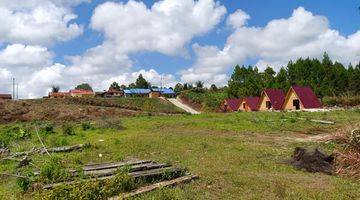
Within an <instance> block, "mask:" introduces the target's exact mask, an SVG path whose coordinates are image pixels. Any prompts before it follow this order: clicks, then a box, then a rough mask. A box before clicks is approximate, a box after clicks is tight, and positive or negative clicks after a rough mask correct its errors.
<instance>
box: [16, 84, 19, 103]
mask: <svg viewBox="0 0 360 200" xmlns="http://www.w3.org/2000/svg"><path fill="white" fill-rule="evenodd" d="M16 99H17V100H19V83H17V84H16Z"/></svg>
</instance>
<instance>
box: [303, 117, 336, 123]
mask: <svg viewBox="0 0 360 200" xmlns="http://www.w3.org/2000/svg"><path fill="white" fill-rule="evenodd" d="M297 119H299V120H304V121H306V120H309V121H311V122H315V123H319V124H331V125H333V124H335V122H333V121H327V120H318V119H305V118H300V117H299V118H297Z"/></svg>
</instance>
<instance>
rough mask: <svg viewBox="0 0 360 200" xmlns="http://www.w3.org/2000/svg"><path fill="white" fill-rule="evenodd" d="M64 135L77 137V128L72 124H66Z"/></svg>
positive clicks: (63, 130) (63, 128)
mask: <svg viewBox="0 0 360 200" xmlns="http://www.w3.org/2000/svg"><path fill="white" fill-rule="evenodd" d="M62 133H63V134H64V135H76V133H75V128H74V126H73V125H72V124H70V123H66V124H64V125H63V126H62Z"/></svg>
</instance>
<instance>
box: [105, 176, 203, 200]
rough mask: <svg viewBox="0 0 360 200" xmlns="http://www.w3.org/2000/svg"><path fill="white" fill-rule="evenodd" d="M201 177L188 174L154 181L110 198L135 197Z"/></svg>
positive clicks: (113, 199)
mask: <svg viewBox="0 0 360 200" xmlns="http://www.w3.org/2000/svg"><path fill="white" fill-rule="evenodd" d="M198 178H199V177H198V176H197V175H186V176H182V177H179V178H176V179H173V180H169V181H162V182H159V183H154V184H152V185H149V186H144V187H141V188H139V189H137V190H135V191H133V192H130V193H125V194H122V195H119V196H117V197H112V198H109V200H119V199H126V198H130V197H135V196H138V195H141V194H144V193H147V192H151V191H154V190H156V189H159V188H162V187H173V186H176V185H179V184H183V183H188V182H191V181H192V180H195V179H198Z"/></svg>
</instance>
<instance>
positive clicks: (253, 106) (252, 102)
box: [244, 97, 260, 111]
mask: <svg viewBox="0 0 360 200" xmlns="http://www.w3.org/2000/svg"><path fill="white" fill-rule="evenodd" d="M244 101H245V102H246V103H247V105H248V106H249V108H250V110H253V111H255V110H258V105H259V102H260V98H259V97H246V98H245V99H244Z"/></svg>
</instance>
